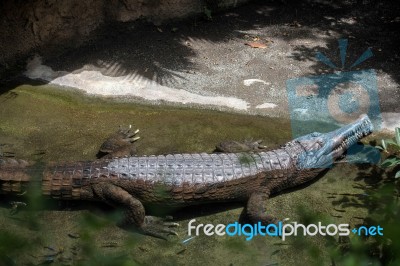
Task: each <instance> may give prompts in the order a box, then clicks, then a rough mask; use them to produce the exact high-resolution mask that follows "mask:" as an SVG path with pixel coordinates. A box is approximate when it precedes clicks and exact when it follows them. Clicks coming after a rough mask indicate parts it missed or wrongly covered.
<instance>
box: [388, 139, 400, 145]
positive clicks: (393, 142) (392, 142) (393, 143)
mask: <svg viewBox="0 0 400 266" xmlns="http://www.w3.org/2000/svg"><path fill="white" fill-rule="evenodd" d="M385 143H386V144H390V145H394V146H398V145H397V143H396V142H395V141H394V140H392V139H385Z"/></svg>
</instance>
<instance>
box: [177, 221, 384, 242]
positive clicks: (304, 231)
mask: <svg viewBox="0 0 400 266" xmlns="http://www.w3.org/2000/svg"><path fill="white" fill-rule="evenodd" d="M351 232H352V233H353V234H357V235H363V236H378V235H380V236H383V228H382V227H381V226H380V225H377V226H360V227H359V228H353V229H352V230H350V225H349V224H338V225H336V224H328V225H323V224H322V222H318V223H317V224H308V225H304V224H301V223H297V222H292V223H283V222H282V221H280V222H278V223H277V224H272V223H271V224H268V225H263V224H262V223H261V222H258V223H256V224H241V223H239V222H235V223H230V224H227V225H225V224H217V225H213V224H202V223H200V224H196V219H192V220H190V221H189V223H188V235H189V236H190V238H189V239H188V240H190V239H192V238H193V236H199V235H200V234H204V235H206V236H214V235H217V236H225V235H227V236H230V237H233V236H245V237H246V241H250V240H252V239H253V238H254V237H255V236H270V237H280V238H281V239H282V241H285V240H286V239H287V237H288V236H298V235H303V236H311V237H312V236H316V235H320V236H336V235H339V236H349V235H350V234H351ZM185 241H187V240H185Z"/></svg>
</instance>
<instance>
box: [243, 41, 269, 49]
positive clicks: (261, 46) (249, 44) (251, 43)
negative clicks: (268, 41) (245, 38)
mask: <svg viewBox="0 0 400 266" xmlns="http://www.w3.org/2000/svg"><path fill="white" fill-rule="evenodd" d="M245 45H248V46H250V47H252V48H260V49H265V48H267V45H265V44H263V43H260V42H246V43H245Z"/></svg>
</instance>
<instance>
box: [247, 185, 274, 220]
mask: <svg viewBox="0 0 400 266" xmlns="http://www.w3.org/2000/svg"><path fill="white" fill-rule="evenodd" d="M269 195H270V192H269V191H257V192H254V193H253V194H251V196H250V198H249V200H248V201H247V206H246V210H247V216H248V217H249V219H250V220H251V222H253V223H258V222H261V223H262V224H263V225H267V224H270V223H274V224H276V223H277V222H278V219H276V218H274V217H273V216H271V215H268V214H267V212H266V211H267V210H266V207H265V206H266V203H267V200H268V198H269Z"/></svg>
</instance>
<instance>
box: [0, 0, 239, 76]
mask: <svg viewBox="0 0 400 266" xmlns="http://www.w3.org/2000/svg"><path fill="white" fill-rule="evenodd" d="M246 1H247V0H218V1H217V0H214V1H212V0H208V1H206V0H85V1H82V0H68V1H65V0H30V1H27V0H2V1H1V2H0V16H1V20H0V75H1V74H2V73H4V72H5V71H6V70H7V69H10V68H13V67H14V66H15V64H16V63H17V62H18V61H21V60H25V58H26V57H27V56H30V55H31V54H32V53H34V52H38V51H41V50H42V49H51V47H67V48H68V47H74V46H78V45H79V44H81V43H82V42H83V41H85V40H86V39H88V38H90V34H91V33H92V32H93V31H94V30H95V29H97V28H98V27H100V26H101V25H104V24H105V23H110V22H116V21H117V22H127V21H135V20H137V19H146V20H148V21H151V22H153V23H154V24H159V23H161V22H163V21H165V20H168V19H173V18H182V17H187V16H191V15H195V14H200V13H202V12H204V7H206V6H207V7H209V6H210V5H211V6H212V8H213V9H224V8H229V7H234V6H236V5H238V4H240V3H243V2H246Z"/></svg>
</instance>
